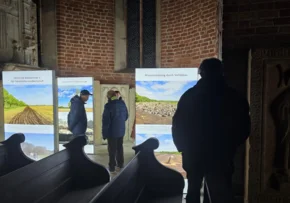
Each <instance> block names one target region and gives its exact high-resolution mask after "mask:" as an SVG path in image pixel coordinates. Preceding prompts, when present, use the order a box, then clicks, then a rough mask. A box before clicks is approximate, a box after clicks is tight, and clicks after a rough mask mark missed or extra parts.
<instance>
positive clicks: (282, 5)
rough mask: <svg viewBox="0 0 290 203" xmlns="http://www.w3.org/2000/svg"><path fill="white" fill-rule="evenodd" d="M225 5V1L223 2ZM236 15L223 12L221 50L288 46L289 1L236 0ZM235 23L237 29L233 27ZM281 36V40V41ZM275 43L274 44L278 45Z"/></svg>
mask: <svg viewBox="0 0 290 203" xmlns="http://www.w3.org/2000/svg"><path fill="white" fill-rule="evenodd" d="M226 2H228V1H226ZM227 5H228V6H229V5H230V6H231V9H232V10H235V8H234V6H236V7H237V8H239V11H238V12H235V13H233V12H227V11H224V18H223V19H224V22H223V28H224V30H223V47H243V48H244V47H248V48H252V47H255V46H257V47H258V46H261V45H263V46H264V45H266V44H267V43H268V44H269V43H272V44H275V41H277V43H278V44H281V43H282V42H283V43H287V44H289V43H290V37H289V36H288V38H287V34H289V33H290V1H289V0H288V1H284V0H279V1H274V0H251V1H250V0H236V1H235V3H233V2H232V3H231V4H230V3H229V2H228V4H227ZM236 23H238V25H239V26H238V28H236V27H232V25H235V24H236ZM282 35H283V37H281V36H282ZM277 43H276V44H277Z"/></svg>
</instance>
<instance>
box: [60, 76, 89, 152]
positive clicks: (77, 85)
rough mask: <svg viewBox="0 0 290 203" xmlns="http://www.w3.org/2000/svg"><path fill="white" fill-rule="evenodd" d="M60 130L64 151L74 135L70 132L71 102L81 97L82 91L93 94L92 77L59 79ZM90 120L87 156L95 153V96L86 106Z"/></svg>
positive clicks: (61, 146)
mask: <svg viewBox="0 0 290 203" xmlns="http://www.w3.org/2000/svg"><path fill="white" fill-rule="evenodd" d="M57 83H58V123H59V126H58V129H59V150H62V149H64V147H63V144H65V143H67V142H69V140H70V138H71V136H72V133H71V131H69V130H68V123H67V117H68V113H69V111H70V100H71V99H72V98H73V97H74V96H76V95H78V96H79V95H80V92H81V90H88V91H89V92H90V93H93V78H92V77H68V78H58V79H57ZM85 109H86V113H87V119H88V127H87V132H86V135H87V137H88V141H89V143H88V145H86V146H85V152H86V153H87V154H93V153H94V118H93V96H90V97H89V100H88V101H87V102H86V104H85Z"/></svg>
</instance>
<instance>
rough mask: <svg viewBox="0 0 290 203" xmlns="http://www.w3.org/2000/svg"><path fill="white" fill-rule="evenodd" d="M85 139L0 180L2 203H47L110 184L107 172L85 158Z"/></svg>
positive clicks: (77, 140) (74, 142)
mask: <svg viewBox="0 0 290 203" xmlns="http://www.w3.org/2000/svg"><path fill="white" fill-rule="evenodd" d="M86 143H87V141H86V139H85V137H77V138H75V139H74V140H72V141H71V142H70V143H68V144H66V145H65V147H66V149H65V150H63V151H61V152H58V153H56V154H54V155H51V156H49V157H47V158H44V159H42V160H40V161H38V162H34V163H32V164H30V165H27V166H25V167H23V168H21V169H19V170H16V171H14V172H12V173H9V174H7V175H6V176H3V177H1V178H0V191H1V194H3V195H1V202H2V201H3V202H5V201H6V202H37V201H40V200H41V201H42V202H49V201H47V199H50V200H52V201H53V200H54V199H58V198H59V196H62V195H64V194H65V193H67V192H68V191H70V190H72V189H76V188H89V187H93V186H97V185H101V184H105V183H107V182H109V180H110V175H109V173H108V171H107V170H106V168H104V167H103V166H101V165H99V164H97V163H94V162H92V161H90V160H89V159H88V157H87V156H86V155H85V153H84V150H83V147H84V145H86Z"/></svg>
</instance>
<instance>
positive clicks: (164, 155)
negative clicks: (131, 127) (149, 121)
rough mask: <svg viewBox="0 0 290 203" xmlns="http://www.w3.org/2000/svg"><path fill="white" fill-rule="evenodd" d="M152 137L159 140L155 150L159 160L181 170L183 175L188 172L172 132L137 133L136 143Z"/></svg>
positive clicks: (167, 165) (165, 164)
mask: <svg viewBox="0 0 290 203" xmlns="http://www.w3.org/2000/svg"><path fill="white" fill-rule="evenodd" d="M150 137H155V138H157V139H158V140H159V147H158V149H156V150H155V156H156V158H157V160H158V161H159V162H160V163H161V164H163V165H164V166H166V167H169V168H171V169H174V170H176V171H178V172H180V173H181V174H182V175H183V177H184V178H185V177H186V173H185V171H184V169H183V168H182V156H181V153H179V152H178V151H177V149H176V147H175V145H174V143H173V139H172V135H171V134H138V133H137V134H136V145H138V144H141V143H143V142H144V141H146V140H147V139H148V138H150Z"/></svg>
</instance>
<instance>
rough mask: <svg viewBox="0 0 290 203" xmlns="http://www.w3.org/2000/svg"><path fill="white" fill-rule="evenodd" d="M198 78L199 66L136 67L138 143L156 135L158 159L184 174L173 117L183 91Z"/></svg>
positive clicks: (193, 84)
mask: <svg viewBox="0 0 290 203" xmlns="http://www.w3.org/2000/svg"><path fill="white" fill-rule="evenodd" d="M198 79H199V75H198V69H197V68H155V69H153V68H139V69H136V145H138V144H141V143H142V142H144V141H145V140H146V139H148V138H150V137H156V138H157V139H158V140H159V143H160V146H159V148H158V150H156V151H155V155H156V157H157V159H158V160H159V161H160V162H161V163H162V164H164V165H166V166H168V167H170V168H173V169H175V170H177V171H179V172H181V173H182V174H183V175H184V176H185V172H184V170H183V168H182V157H181V154H180V153H179V152H178V151H177V149H176V147H175V145H174V143H173V139H172V134H171V125H172V117H173V115H174V113H175V111H176V108H177V103H178V101H179V99H180V97H181V96H182V94H183V93H185V92H186V91H187V90H188V89H190V88H192V87H193V86H195V84H196V83H197V81H198Z"/></svg>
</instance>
